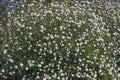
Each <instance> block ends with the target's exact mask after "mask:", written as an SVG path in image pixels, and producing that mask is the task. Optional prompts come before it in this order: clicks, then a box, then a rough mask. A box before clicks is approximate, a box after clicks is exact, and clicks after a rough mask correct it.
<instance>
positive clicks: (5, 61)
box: [0, 1, 120, 80]
mask: <svg viewBox="0 0 120 80" xmlns="http://www.w3.org/2000/svg"><path fill="white" fill-rule="evenodd" d="M119 10H120V9H119V8H118V7H117V8H116V7H114V6H109V4H107V3H105V2H99V1H98V2H95V3H94V2H91V3H90V2H86V1H81V2H79V3H78V2H74V3H72V5H71V4H69V2H64V3H60V4H59V3H53V4H51V6H44V5H43V4H42V3H38V4H37V5H34V4H32V5H29V7H28V8H26V9H23V10H21V11H19V12H16V14H12V15H9V17H8V23H7V24H6V25H4V26H2V27H1V29H0V30H1V32H0V38H1V42H2V43H1V44H0V45H1V46H0V55H1V56H2V57H1V59H0V63H1V64H2V68H1V71H2V72H0V73H1V74H0V76H1V77H2V78H3V79H10V80H22V79H25V80H26V79H29V80H32V79H35V80H43V79H44V80H46V79H48V80H65V79H67V80H113V79H114V78H115V76H116V73H117V70H116V61H115V59H114V57H113V56H114V54H115V53H116V52H119V44H120V36H119V35H120V26H119V22H118V21H117V20H119V19H120V18H119Z"/></svg>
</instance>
